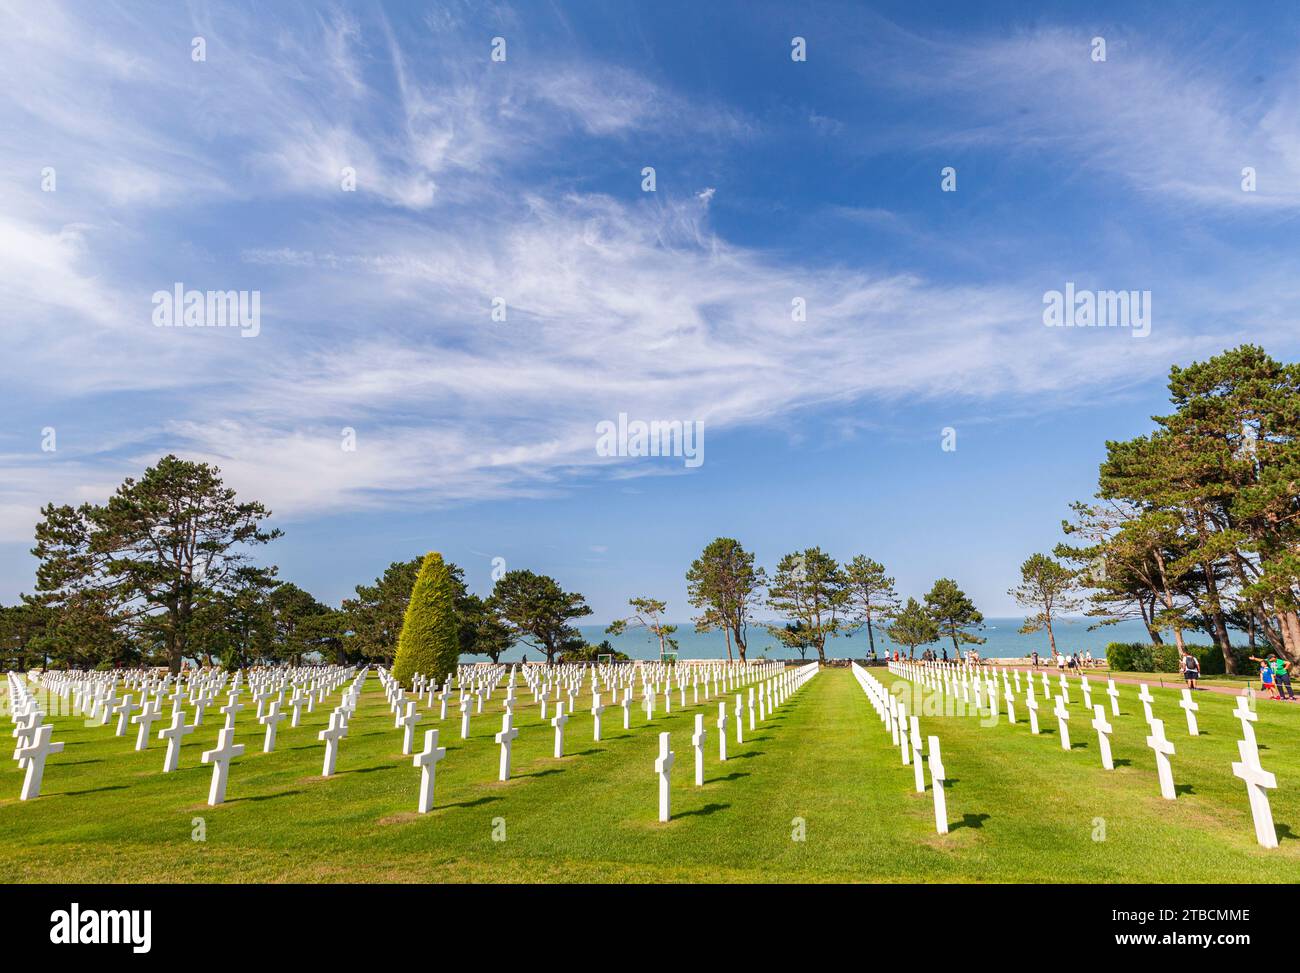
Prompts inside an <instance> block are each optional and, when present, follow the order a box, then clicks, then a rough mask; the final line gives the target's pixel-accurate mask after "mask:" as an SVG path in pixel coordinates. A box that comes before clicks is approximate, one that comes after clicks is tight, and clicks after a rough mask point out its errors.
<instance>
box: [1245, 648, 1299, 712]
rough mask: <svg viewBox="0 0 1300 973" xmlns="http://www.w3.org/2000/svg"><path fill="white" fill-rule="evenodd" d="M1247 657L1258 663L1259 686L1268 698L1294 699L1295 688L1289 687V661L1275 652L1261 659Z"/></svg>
mask: <svg viewBox="0 0 1300 973" xmlns="http://www.w3.org/2000/svg"><path fill="white" fill-rule="evenodd" d="M1249 659H1250V661H1251V662H1257V663H1259V682H1260V688H1262V689H1263V690H1264V692H1266V693H1268V698H1269V699H1285V700H1288V701H1290V700H1294V699H1295V690H1294V689H1292V688H1291V663H1289V662H1287V661H1286V659H1283V658H1281V657H1279V656H1278V654H1277V653H1276V652H1270V653H1269V654H1268V655H1267V656H1266V657H1265V658H1262V659H1261V658H1259V657H1258V656H1254V655H1252V656H1249Z"/></svg>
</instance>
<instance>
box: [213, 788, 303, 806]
mask: <svg viewBox="0 0 1300 973" xmlns="http://www.w3.org/2000/svg"><path fill="white" fill-rule="evenodd" d="M301 793H303V792H302V791H280V792H278V793H276V794H251V795H249V796H248V797H232V798H229V799H228V800H227V801H226V803H227V804H243V803H244V802H245V801H273V800H275V799H276V798H277V797H292V796H293V795H295V794H301Z"/></svg>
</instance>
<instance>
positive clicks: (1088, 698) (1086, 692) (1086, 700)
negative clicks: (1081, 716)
mask: <svg viewBox="0 0 1300 973" xmlns="http://www.w3.org/2000/svg"><path fill="white" fill-rule="evenodd" d="M1079 686H1080V688H1082V689H1083V708H1084V709H1085V710H1087V711H1088V712H1092V687H1091V686H1090V685H1088V677H1087V676H1083V677H1082V678H1081V679H1080V681H1079Z"/></svg>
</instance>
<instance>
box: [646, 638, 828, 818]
mask: <svg viewBox="0 0 1300 973" xmlns="http://www.w3.org/2000/svg"><path fill="white" fill-rule="evenodd" d="M820 669H821V666H820V665H818V663H816V662H809V663H808V664H807V665H803V666H800V667H799V668H798V669H795V670H792V671H788V672H780V673H779V674H778V675H777V677H776V678H775V679H774V680H772V682H774V683H775V684H776V687H777V688H776V692H775V695H774V696H772V697H770V701H771V705H770V708H769V709H767V710H766V711H765V716H764V718H766V717H767V716H771V714H772V713H773V712H774V711H775V708H776V707H779V706H781V705H782V704H783V703H785V701H786V700H788V699H789V698H790V697H791V696H793V695H794V694H795V693H796V692H798V691H799V690H800V689H801V688H803V687H804V686H805V685H806V684H807V683H808V681H809V680H810V679H812V677H813V676H815V675H817V673H818V672H819V671H820ZM751 698H752V697H751ZM735 712H736V721H735V727H736V740H737V742H739V743H743V742H744V718H743V717H744V709H743V705H742V703H741V696H740V695H739V694H737V695H736V711H735ZM750 720H751V722H750V729H754V728H755V724H754V723H753V722H752V721H753V709H752V708H751V709H750ZM727 723H728V719H727V703H726V700H720V701H719V702H718V722H717V727H718V759H719V761H726V759H727ZM671 736H672V734H671V733H668V732H667V731H664V732H661V733H660V734H659V750H658V753H657V754H656V756H655V778H656V780H657V781H658V782H659V820H660V821H661V822H662V821H668V820H670V819H671V818H672V800H671V785H672V770H673V765H674V764H675V763H676V761H677V755H676V754H675V753H674V752H673V749H672V741H671V739H670V737H671ZM707 738H708V734H707V732H706V731H705V729H704V714H703V713H696V714H695V732H694V733H693V734H691V746H692V748H693V749H694V751H695V786H696V787H703V786H704V745H705V742H706V741H707Z"/></svg>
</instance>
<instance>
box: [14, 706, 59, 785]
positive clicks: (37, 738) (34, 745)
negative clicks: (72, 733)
mask: <svg viewBox="0 0 1300 973" xmlns="http://www.w3.org/2000/svg"><path fill="white" fill-rule="evenodd" d="M53 732H54V727H53V726H52V725H51V724H49V723H46V724H44V725H43V726H38V727H36V732H35V733H33V734H32V738H31V741H30V742H29V743H28V744H27V746H25V747H23V748H21V749H20V750H18V751H16V752H15V753H14V756H15V757H17V758H18V761H19V764H18V765H19V766H20V767H26V768H27V776H26V777H24V778H23V789H22V793H20V794H19V795H18V799H19V800H20V801H30V800H32V799H33V798H36V797H40V796H41V781H42V780H43V779H44V777H45V758H46V757H48V756H49V755H50V754H52V753H62V752H63V744H62V743H51V742H50V734H52V733H53Z"/></svg>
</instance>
